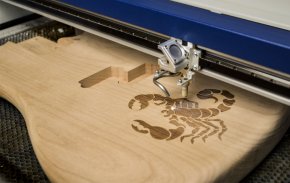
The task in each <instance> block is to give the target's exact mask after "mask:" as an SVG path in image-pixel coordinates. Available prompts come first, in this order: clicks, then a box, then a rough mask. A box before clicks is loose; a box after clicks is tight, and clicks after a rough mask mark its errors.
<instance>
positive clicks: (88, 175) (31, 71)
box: [0, 34, 289, 183]
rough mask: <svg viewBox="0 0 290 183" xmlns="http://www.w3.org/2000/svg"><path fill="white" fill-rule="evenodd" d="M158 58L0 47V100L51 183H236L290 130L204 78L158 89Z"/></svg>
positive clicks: (274, 114) (80, 43)
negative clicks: (15, 116) (18, 119)
mask: <svg viewBox="0 0 290 183" xmlns="http://www.w3.org/2000/svg"><path fill="white" fill-rule="evenodd" d="M156 64H157V62H156V58H154V57H151V56H148V55H145V54H144V53H141V52H138V51H135V50H132V49H130V48H127V47H124V46H120V45H118V44H116V43H113V42H110V41H107V40H104V39H102V38H98V37H95V36H92V35H89V34H84V35H80V36H77V37H72V38H64V39H61V40H59V42H58V43H53V42H50V41H48V40H45V39H43V38H40V37H37V38H34V39H31V40H28V41H25V42H22V43H19V44H13V43H7V44H6V45H4V46H2V47H0V81H1V82H0V96H1V97H3V98H5V99H7V100H9V101H10V102H12V103H13V104H14V105H15V106H16V107H17V108H18V109H19V110H20V112H21V113H22V115H23V116H24V118H25V121H26V124H27V128H28V131H29V135H30V138H31V142H32V144H33V148H34V151H35V153H36V155H37V158H38V160H39V162H40V164H41V166H42V167H43V169H44V171H45V173H46V174H47V175H48V177H49V179H50V180H51V181H52V182H78V183H79V182H158V183H159V182H166V183H168V182H238V181H239V180H241V179H242V178H243V177H244V176H245V175H246V174H247V173H249V172H250V171H251V170H252V169H253V168H254V167H255V166H256V165H257V164H258V163H259V162H260V161H261V160H262V159H263V158H264V157H265V156H266V154H267V153H269V151H270V150H271V149H272V148H273V147H274V146H275V145H276V144H277V142H278V141H279V140H280V138H281V137H282V136H283V134H284V132H285V131H286V130H287V128H288V126H289V120H288V116H289V110H288V107H287V106H284V105H282V104H279V103H276V102H273V101H270V100H269V99H266V98H263V97H260V96H257V95H255V94H252V93H250V92H247V91H244V90H242V89H240V88H237V87H233V86H230V85H228V84H225V83H223V82H221V81H217V80H215V79H212V78H208V77H205V76H202V75H199V74H196V75H195V79H194V80H193V81H192V84H191V85H190V91H189V98H188V99H182V98H180V96H181V93H180V88H179V87H178V86H176V81H177V79H178V78H164V79H162V83H164V85H166V87H167V88H169V90H170V93H171V94H172V96H171V98H169V97H164V96H163V95H162V92H161V91H160V90H159V89H158V88H157V87H156V86H155V85H154V84H153V82H152V74H153V73H154V71H155V70H156V68H157V65H156Z"/></svg>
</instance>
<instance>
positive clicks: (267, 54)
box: [3, 0, 290, 105]
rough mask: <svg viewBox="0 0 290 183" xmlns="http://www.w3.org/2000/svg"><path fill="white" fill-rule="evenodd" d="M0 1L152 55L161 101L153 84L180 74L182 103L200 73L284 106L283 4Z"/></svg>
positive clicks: (287, 65)
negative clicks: (192, 80) (155, 61)
mask: <svg viewBox="0 0 290 183" xmlns="http://www.w3.org/2000/svg"><path fill="white" fill-rule="evenodd" d="M3 1H5V2H7V3H10V4H13V5H16V6H19V7H21V8H24V9H27V10H29V11H32V12H35V13H38V14H41V15H43V16H46V17H49V18H51V19H55V20H58V21H61V22H64V23H66V24H69V25H72V26H74V27H76V28H79V29H82V30H85V31H87V32H90V33H93V34H96V35H99V36H102V37H105V38H107V39H110V40H113V41H115V42H118V43H121V44H124V45H127V46H129V47H132V48H135V49H137V50H140V51H143V52H146V53H149V54H151V55H154V56H156V57H158V64H159V66H160V71H157V72H156V74H155V76H154V78H153V82H154V83H155V84H156V85H157V86H158V87H160V89H161V90H162V91H163V92H164V94H165V95H167V96H169V95H170V93H169V92H168V90H167V89H166V88H165V87H164V86H163V85H162V81H161V80H159V81H158V79H160V78H162V77H169V76H170V77H171V76H179V75H180V73H181V72H182V74H181V75H180V76H179V77H180V79H179V80H178V83H177V85H178V86H180V87H181V95H182V96H183V97H186V96H187V88H188V85H189V84H190V81H191V79H192V78H193V77H194V74H195V73H196V72H199V73H202V74H205V75H208V76H210V77H214V78H216V79H220V80H222V81H224V82H228V83H230V84H233V85H236V86H238V87H241V88H243V89H246V90H250V91H251V92H254V93H257V94H259V95H263V96H265V97H268V98H271V99H273V100H276V101H278V102H281V103H284V104H286V105H289V104H290V98H289V96H290V92H289V88H290V19H289V18H288V17H289V11H288V7H289V6H290V4H289V2H288V1H286V0H283V1H279V3H276V2H273V1H259V0H255V1H249V0H247V1H240V2H236V1H231V0H225V1H211V0H206V1H200V0H176V1H175V2H173V1H151V0H150V1H148V0H140V1H132V0H110V1H99V0H94V1H93V0H92V1H76V0H59V1H47V0H3ZM157 48H158V49H159V50H157ZM160 51H161V52H160Z"/></svg>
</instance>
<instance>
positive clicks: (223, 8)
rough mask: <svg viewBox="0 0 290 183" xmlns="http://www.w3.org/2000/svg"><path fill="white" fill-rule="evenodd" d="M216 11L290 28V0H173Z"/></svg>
mask: <svg viewBox="0 0 290 183" xmlns="http://www.w3.org/2000/svg"><path fill="white" fill-rule="evenodd" d="M173 1H176V2H179V3H183V4H187V5H191V6H195V7H199V8H203V9H207V10H210V11H212V12H215V13H219V14H225V15H230V16H234V17H238V18H243V19H247V20H250V21H254V22H258V23H262V24H266V25H270V26H274V27H278V28H282V29H286V30H290V1H289V0H276V1H274V0H240V1H237V0H173Z"/></svg>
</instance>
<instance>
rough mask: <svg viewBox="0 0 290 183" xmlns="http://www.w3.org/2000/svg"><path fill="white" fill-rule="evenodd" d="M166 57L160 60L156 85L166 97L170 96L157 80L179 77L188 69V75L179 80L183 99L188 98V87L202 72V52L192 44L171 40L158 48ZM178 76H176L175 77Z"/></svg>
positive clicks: (178, 83) (155, 77) (154, 80)
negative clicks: (198, 72) (198, 73)
mask: <svg viewBox="0 0 290 183" xmlns="http://www.w3.org/2000/svg"><path fill="white" fill-rule="evenodd" d="M158 48H159V49H160V50H161V51H162V52H163V54H164V56H163V57H161V58H159V59H158V64H159V67H160V71H157V74H155V76H154V78H153V82H154V84H156V85H157V86H158V87H159V88H160V89H161V90H162V91H163V92H164V93H165V95H166V96H169V92H168V91H167V89H166V88H165V87H164V86H163V85H162V84H161V83H159V82H157V79H159V78H161V77H172V76H177V75H179V74H176V73H180V72H181V70H183V69H186V70H187V71H186V75H185V76H183V77H182V78H181V79H179V80H178V82H177V85H178V86H181V88H182V97H187V94H188V86H189V84H190V81H191V80H192V77H193V75H194V72H195V71H198V70H200V69H201V68H200V66H199V59H200V57H201V51H200V50H198V49H195V48H194V45H193V44H192V43H183V42H182V41H181V40H178V39H170V40H168V41H166V42H164V43H162V44H160V45H159V46H158ZM175 74H176V75H175Z"/></svg>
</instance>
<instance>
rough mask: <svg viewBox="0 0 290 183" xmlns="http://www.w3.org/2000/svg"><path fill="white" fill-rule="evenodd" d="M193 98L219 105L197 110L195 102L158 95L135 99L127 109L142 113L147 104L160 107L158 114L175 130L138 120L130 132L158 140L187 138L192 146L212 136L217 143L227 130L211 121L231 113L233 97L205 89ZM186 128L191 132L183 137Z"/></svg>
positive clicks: (222, 125)
mask: <svg viewBox="0 0 290 183" xmlns="http://www.w3.org/2000/svg"><path fill="white" fill-rule="evenodd" d="M218 95H219V96H218ZM197 97H198V98H199V99H201V100H206V99H214V103H217V102H218V101H221V102H220V103H219V104H215V105H217V107H216V108H198V102H196V101H190V100H187V99H183V98H178V99H172V98H169V97H164V96H162V95H159V94H146V95H142V94H141V95H137V96H135V97H134V98H133V99H131V100H130V101H129V103H128V107H129V108H130V109H136V108H137V107H134V106H135V105H139V107H138V108H137V110H142V109H144V108H146V107H148V106H149V104H150V103H153V104H154V105H157V106H162V109H161V114H162V115H163V116H164V117H166V118H169V124H171V125H174V126H175V128H172V129H167V128H165V127H160V126H152V125H150V124H149V123H147V122H145V121H143V120H139V119H138V120H134V121H135V124H132V128H133V129H134V130H135V131H137V132H139V133H143V134H148V133H149V134H150V135H151V137H153V138H154V139H159V140H173V139H176V138H178V137H179V138H180V141H181V142H182V141H183V140H184V139H185V138H190V142H191V143H192V144H193V143H194V141H195V139H198V138H201V139H202V140H203V141H204V142H205V141H206V139H207V138H209V137H211V136H215V135H216V136H218V138H219V139H220V140H221V137H222V135H223V134H224V133H225V132H226V130H227V127H226V125H225V124H224V121H223V120H221V119H217V118H215V117H216V116H218V115H219V114H220V113H221V112H225V111H228V110H230V109H231V106H232V105H234V103H235V100H234V95H233V94H232V93H230V92H229V91H227V90H218V89H205V90H202V91H200V92H198V93H197ZM219 98H222V99H220V100H219ZM186 128H191V132H190V133H189V134H185V131H186V130H185V129H186ZM187 131H188V130H187Z"/></svg>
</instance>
